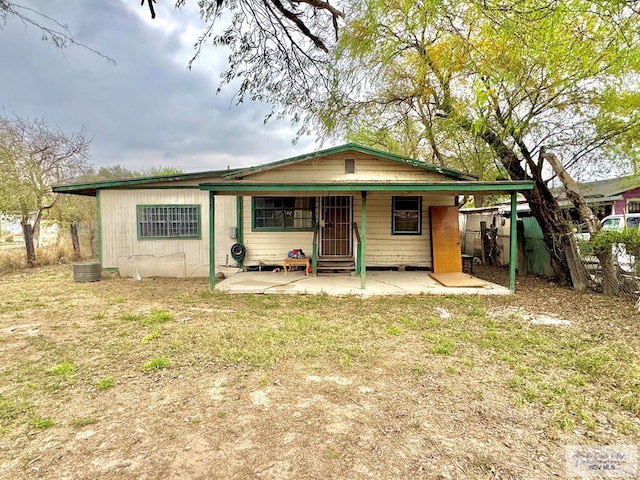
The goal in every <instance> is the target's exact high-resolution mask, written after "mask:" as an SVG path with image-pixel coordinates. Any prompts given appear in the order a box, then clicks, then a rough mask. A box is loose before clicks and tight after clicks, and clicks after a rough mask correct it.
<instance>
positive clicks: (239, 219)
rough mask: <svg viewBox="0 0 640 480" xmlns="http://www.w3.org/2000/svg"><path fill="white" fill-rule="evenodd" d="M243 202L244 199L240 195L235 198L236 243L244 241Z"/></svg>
mask: <svg viewBox="0 0 640 480" xmlns="http://www.w3.org/2000/svg"><path fill="white" fill-rule="evenodd" d="M243 200H244V198H243V197H242V196H241V195H238V196H237V197H236V242H238V243H243V241H244V238H243V236H244V231H243V230H242V227H243V223H244V210H243V205H244V203H243Z"/></svg>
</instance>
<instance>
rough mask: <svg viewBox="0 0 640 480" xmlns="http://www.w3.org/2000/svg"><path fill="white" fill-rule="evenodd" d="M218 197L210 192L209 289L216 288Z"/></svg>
mask: <svg viewBox="0 0 640 480" xmlns="http://www.w3.org/2000/svg"><path fill="white" fill-rule="evenodd" d="M215 220H216V195H215V192H213V191H210V192H209V288H211V290H213V289H214V288H215V286H216V221H215Z"/></svg>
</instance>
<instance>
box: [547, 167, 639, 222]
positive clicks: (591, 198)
mask: <svg viewBox="0 0 640 480" xmlns="http://www.w3.org/2000/svg"><path fill="white" fill-rule="evenodd" d="M578 186H579V187H580V192H581V193H582V195H583V196H584V198H585V200H586V202H587V203H588V204H589V205H590V206H591V207H592V208H593V209H594V210H595V213H596V214H597V215H598V216H599V217H600V218H603V217H606V216H607V215H613V214H617V215H625V214H628V213H640V175H628V176H624V177H616V178H608V179H606V180H597V181H594V182H583V183H579V184H578ZM556 192H557V198H558V202H559V203H560V206H561V207H562V208H569V209H571V210H573V204H571V203H570V202H569V200H567V197H566V194H565V192H564V189H563V188H558V189H556ZM572 217H573V218H574V220H576V221H578V214H577V212H572Z"/></svg>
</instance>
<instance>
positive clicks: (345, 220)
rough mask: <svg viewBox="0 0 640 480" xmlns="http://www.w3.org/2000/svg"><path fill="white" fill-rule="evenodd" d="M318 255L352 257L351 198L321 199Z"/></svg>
mask: <svg viewBox="0 0 640 480" xmlns="http://www.w3.org/2000/svg"><path fill="white" fill-rule="evenodd" d="M320 213H321V217H320V255H322V256H347V257H350V256H352V250H351V228H352V227H351V197H322V202H321V212H320Z"/></svg>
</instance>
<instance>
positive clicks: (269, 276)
mask: <svg viewBox="0 0 640 480" xmlns="http://www.w3.org/2000/svg"><path fill="white" fill-rule="evenodd" d="M366 280H367V282H366V283H367V285H366V288H365V289H364V290H363V289H362V288H360V277H356V276H348V275H332V276H329V275H323V276H318V277H314V276H308V277H307V276H305V275H304V273H303V272H290V273H289V274H287V276H286V277H285V276H284V273H283V272H276V273H274V272H239V273H235V274H233V275H231V276H230V277H229V278H226V279H225V280H223V281H221V282H219V283H217V284H216V287H215V288H216V290H218V291H221V292H226V293H231V294H243V293H254V294H256V293H259V294H318V293H325V294H327V295H361V296H374V295H419V294H428V295H456V294H463V295H508V294H510V293H512V292H511V291H510V290H509V289H508V288H507V287H503V286H501V285H496V284H494V283H489V282H486V285H485V286H483V287H445V286H443V285H441V284H439V283H438V282H436V281H435V280H434V279H432V278H431V277H430V276H429V272H426V271H425V272H423V271H420V272H418V271H413V272H396V271H388V272H384V271H372V272H367V278H366Z"/></svg>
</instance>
